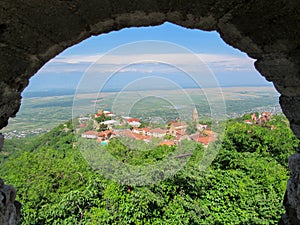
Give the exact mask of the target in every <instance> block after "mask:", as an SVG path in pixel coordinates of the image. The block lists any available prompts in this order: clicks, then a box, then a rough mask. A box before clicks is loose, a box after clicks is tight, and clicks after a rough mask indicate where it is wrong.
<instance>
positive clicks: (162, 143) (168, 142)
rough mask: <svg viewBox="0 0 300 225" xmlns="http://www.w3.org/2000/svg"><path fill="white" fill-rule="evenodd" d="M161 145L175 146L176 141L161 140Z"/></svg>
mask: <svg viewBox="0 0 300 225" xmlns="http://www.w3.org/2000/svg"><path fill="white" fill-rule="evenodd" d="M159 145H160V146H163V145H167V146H173V145H175V143H174V141H162V142H160V144H159Z"/></svg>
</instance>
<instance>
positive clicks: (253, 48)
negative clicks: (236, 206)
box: [0, 1, 300, 224]
mask: <svg viewBox="0 0 300 225" xmlns="http://www.w3.org/2000/svg"><path fill="white" fill-rule="evenodd" d="M299 8H300V7H299V2H297V1H290V2H288V3H286V2H283V1H278V2H276V3H274V2H272V1H263V2H262V1H254V2H247V1H245V2H244V1H243V2H235V1H230V3H228V2H222V1H205V2H198V1H190V2H188V3H187V2H182V1H163V2H160V3H158V2H156V1H151V2H150V1H130V2H119V1H104V2H98V1H89V2H85V1H78V2H76V3H73V2H61V1H54V2H47V3H37V2H35V1H33V2H27V3H26V4H23V5H22V6H20V5H18V3H17V2H15V1H4V2H3V3H1V8H0V12H1V14H0V15H1V26H0V28H1V29H0V43H1V45H0V48H1V51H0V52H1V54H0V59H1V61H2V62H3V63H2V65H1V66H0V69H1V82H0V87H1V88H0V90H1V91H0V96H1V98H0V99H1V100H0V105H1V108H0V127H1V128H2V127H4V126H6V124H7V120H8V118H9V117H11V116H14V115H15V114H16V112H17V111H18V109H19V106H20V99H21V92H22V91H23V90H24V88H25V87H26V86H27V85H28V79H29V78H30V77H31V76H32V75H34V74H35V73H36V72H37V71H38V70H39V68H41V66H42V65H44V64H45V63H46V62H47V61H48V60H50V59H51V58H53V57H54V56H55V55H57V54H58V53H59V52H61V51H63V50H64V49H66V48H67V47H69V46H71V45H74V44H76V43H79V42H80V41H82V40H84V39H86V38H88V37H90V36H91V35H98V34H101V33H105V32H109V31H112V30H119V29H121V28H123V27H130V26H149V25H158V24H162V23H163V22H165V21H170V22H173V23H175V24H178V25H180V26H183V27H190V28H197V29H202V30H217V31H218V32H219V33H220V34H221V37H222V38H223V40H224V41H225V42H226V43H228V44H229V45H231V46H233V47H236V48H238V49H240V50H241V51H243V52H246V53H247V54H248V55H249V56H250V57H252V58H255V59H257V61H256V62H255V66H256V68H257V70H258V71H259V72H260V73H261V74H262V75H264V76H265V77H266V78H267V79H268V80H270V81H272V82H274V85H275V87H276V89H277V90H278V91H279V92H280V93H281V97H280V104H281V106H282V109H283V112H284V113H285V115H286V116H287V117H288V119H289V120H290V124H291V128H292V130H293V131H294V133H295V134H296V135H297V137H298V138H300V125H299V124H300V115H299V114H298V113H297V110H298V109H299V103H300V88H299V85H300V79H299V46H300V41H299V40H300V39H299V36H300V34H299V31H300V29H299V16H298V14H299ZM16 14H18V16H17V17H14V15H16ZM32 15H34V16H32ZM298 158H299V155H298V154H295V155H294V156H293V157H292V158H291V161H290V169H291V171H292V174H291V175H292V176H291V179H290V181H289V183H288V189H287V195H286V199H285V205H286V207H287V215H286V217H285V221H289V223H290V224H297V223H298V222H299V219H298V218H297V210H298V211H299V208H300V207H299V205H300V204H299V202H297V201H296V199H297V195H298V194H297V188H296V187H297V186H298V185H297V184H298V183H299V180H298V179H299V178H298V177H299V176H298V173H299V169H298V166H299V165H298V164H299V162H298ZM298 217H299V215H298ZM286 224H288V222H286Z"/></svg>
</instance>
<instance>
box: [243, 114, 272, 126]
mask: <svg viewBox="0 0 300 225" xmlns="http://www.w3.org/2000/svg"><path fill="white" fill-rule="evenodd" d="M271 117H272V114H271V113H270V112H262V113H261V114H260V115H258V116H257V115H256V113H252V114H251V120H245V121H244V123H246V124H257V125H259V126H264V125H265V124H266V122H268V121H269V120H270V119H271Z"/></svg>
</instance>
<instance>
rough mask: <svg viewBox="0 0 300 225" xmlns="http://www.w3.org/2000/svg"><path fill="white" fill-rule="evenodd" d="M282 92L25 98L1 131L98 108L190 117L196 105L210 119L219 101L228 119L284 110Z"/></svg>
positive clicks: (49, 124)
mask: <svg viewBox="0 0 300 225" xmlns="http://www.w3.org/2000/svg"><path fill="white" fill-rule="evenodd" d="M278 97H279V94H278V93H277V92H276V90H275V89H274V87H271V86H267V87H226V88H221V89H218V88H206V89H200V90H199V89H183V90H147V91H137V92H122V93H119V92H104V93H84V94H77V95H63V96H48V97H32V98H24V99H23V100H22V106H21V108H20V111H19V112H18V114H17V116H16V117H15V118H11V119H10V120H9V125H8V126H7V127H6V128H4V129H3V130H2V131H1V132H2V133H4V134H7V133H10V132H15V133H18V132H22V131H29V130H36V129H39V130H43V131H46V130H50V129H52V128H53V127H55V126H57V125H59V124H60V123H63V122H65V121H67V120H70V119H71V118H72V117H74V116H78V115H83V114H89V113H95V112H96V111H97V110H98V109H99V108H101V109H104V110H111V111H113V112H115V113H118V114H123V115H128V116H132V117H139V118H142V119H147V118H150V117H151V118H153V117H160V118H162V120H164V121H166V120H170V119H174V117H175V118H176V117H178V116H182V117H187V118H188V117H189V116H190V115H191V111H192V109H193V108H195V107H196V108H197V109H198V112H199V117H200V120H201V119H203V120H204V119H207V118H209V117H210V116H211V109H212V108H213V107H214V106H215V105H216V104H220V105H222V104H224V105H223V106H222V112H220V113H223V114H224V113H225V114H226V115H224V116H226V118H230V117H237V116H241V115H243V114H245V113H250V112H255V111H258V112H261V111H271V112H272V113H279V112H281V109H280V106H279V103H278V102H279V101H278ZM224 110H225V111H224Z"/></svg>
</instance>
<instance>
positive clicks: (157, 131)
mask: <svg viewBox="0 0 300 225" xmlns="http://www.w3.org/2000/svg"><path fill="white" fill-rule="evenodd" d="M150 132H151V133H158V134H165V133H167V131H166V130H163V129H161V128H154V129H152V130H150Z"/></svg>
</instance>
